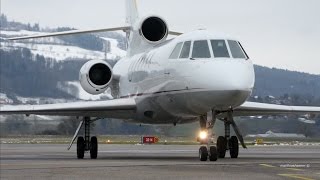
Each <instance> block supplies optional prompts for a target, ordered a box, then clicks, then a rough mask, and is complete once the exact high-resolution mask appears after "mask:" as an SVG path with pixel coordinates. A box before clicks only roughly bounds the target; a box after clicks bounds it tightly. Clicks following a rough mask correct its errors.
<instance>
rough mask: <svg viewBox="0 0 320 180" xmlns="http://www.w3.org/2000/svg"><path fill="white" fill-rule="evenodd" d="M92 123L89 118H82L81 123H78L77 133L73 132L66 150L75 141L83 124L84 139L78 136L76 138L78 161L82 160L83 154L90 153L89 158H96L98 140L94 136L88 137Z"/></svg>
mask: <svg viewBox="0 0 320 180" xmlns="http://www.w3.org/2000/svg"><path fill="white" fill-rule="evenodd" d="M92 122H93V121H91V120H90V117H84V118H83V121H81V122H80V124H79V126H78V129H77V131H76V132H75V134H74V136H73V138H72V140H71V143H70V145H69V147H68V150H69V149H70V148H71V146H72V144H73V142H74V141H75V139H76V137H77V136H78V133H79V131H80V129H81V127H82V125H83V124H84V137H83V136H78V138H77V157H78V159H83V157H84V153H85V152H86V151H90V158H91V159H96V158H97V156H98V139H97V137H96V136H92V137H90V125H91V123H92Z"/></svg>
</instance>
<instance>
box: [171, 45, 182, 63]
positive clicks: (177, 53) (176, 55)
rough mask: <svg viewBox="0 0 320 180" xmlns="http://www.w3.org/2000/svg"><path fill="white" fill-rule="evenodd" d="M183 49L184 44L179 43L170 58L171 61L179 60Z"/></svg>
mask: <svg viewBox="0 0 320 180" xmlns="http://www.w3.org/2000/svg"><path fill="white" fill-rule="evenodd" d="M181 47H182V42H180V43H178V44H177V45H176V47H174V49H173V51H172V53H171V55H170V56H169V59H177V58H178V57H179V54H180V50H181Z"/></svg>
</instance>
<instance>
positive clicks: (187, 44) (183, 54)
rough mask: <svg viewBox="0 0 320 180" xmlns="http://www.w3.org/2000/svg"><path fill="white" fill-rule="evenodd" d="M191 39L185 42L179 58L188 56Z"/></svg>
mask: <svg viewBox="0 0 320 180" xmlns="http://www.w3.org/2000/svg"><path fill="white" fill-rule="evenodd" d="M190 47H191V41H186V42H184V44H183V47H182V50H181V53H180V56H179V58H188V57H189V54H190Z"/></svg>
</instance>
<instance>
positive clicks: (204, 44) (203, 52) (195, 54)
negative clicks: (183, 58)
mask: <svg viewBox="0 0 320 180" xmlns="http://www.w3.org/2000/svg"><path fill="white" fill-rule="evenodd" d="M210 57H211V55H210V50H209V45H208V41H207V40H201V41H194V42H193V50H192V58H210Z"/></svg>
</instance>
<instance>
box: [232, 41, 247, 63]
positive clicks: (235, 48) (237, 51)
mask: <svg viewBox="0 0 320 180" xmlns="http://www.w3.org/2000/svg"><path fill="white" fill-rule="evenodd" d="M228 44H229V47H230V51H231V54H232V57H233V58H241V59H247V57H246V55H245V54H244V53H243V51H242V49H241V46H240V45H239V43H238V42H237V41H232V40H228Z"/></svg>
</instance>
